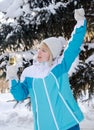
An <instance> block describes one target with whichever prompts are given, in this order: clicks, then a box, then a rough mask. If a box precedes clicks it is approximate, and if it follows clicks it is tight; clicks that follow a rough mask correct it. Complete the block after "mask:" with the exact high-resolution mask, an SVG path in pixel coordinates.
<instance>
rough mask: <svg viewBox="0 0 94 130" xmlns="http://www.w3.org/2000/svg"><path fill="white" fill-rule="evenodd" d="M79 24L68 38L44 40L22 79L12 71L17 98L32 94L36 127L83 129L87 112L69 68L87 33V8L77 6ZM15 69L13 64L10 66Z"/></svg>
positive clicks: (55, 129) (54, 129) (38, 129)
mask: <svg viewBox="0 0 94 130" xmlns="http://www.w3.org/2000/svg"><path fill="white" fill-rule="evenodd" d="M74 17H75V19H76V21H77V24H76V25H75V27H74V31H73V33H72V35H71V39H70V40H69V41H68V44H67V47H66V49H65V50H64V52H63V54H62V55H60V54H61V51H62V49H64V48H65V46H66V40H65V39H64V38H62V37H59V38H56V37H50V38H47V39H45V40H43V41H42V42H41V44H40V46H39V49H38V53H37V55H36V62H35V63H34V64H33V65H32V66H30V67H28V68H26V69H25V70H24V71H23V73H22V75H21V81H18V80H15V77H16V74H15V73H9V71H8V70H7V74H8V77H10V79H11V89H10V92H11V93H12V94H13V96H14V98H15V99H16V100H17V101H22V100H24V99H25V98H27V96H28V95H29V96H30V98H31V103H32V108H33V116H34V129H35V130H79V129H80V128H79V123H80V121H82V120H83V118H84V117H83V114H82V112H81V110H80V108H79V106H78V105H77V103H76V101H75V99H74V97H73V95H72V91H71V88H70V84H69V77H68V71H69V69H70V67H71V65H72V63H73V62H74V60H75V58H76V57H77V56H78V54H79V52H80V46H81V45H82V43H83V40H84V36H85V33H86V19H85V17H84V9H83V8H81V9H76V10H75V15H74ZM10 67H11V70H12V69H13V66H10Z"/></svg>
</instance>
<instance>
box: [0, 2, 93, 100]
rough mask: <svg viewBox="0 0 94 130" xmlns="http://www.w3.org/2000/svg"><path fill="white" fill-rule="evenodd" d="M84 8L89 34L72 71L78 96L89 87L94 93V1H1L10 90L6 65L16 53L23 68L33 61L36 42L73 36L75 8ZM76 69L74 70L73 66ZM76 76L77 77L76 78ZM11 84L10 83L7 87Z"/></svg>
mask: <svg viewBox="0 0 94 130" xmlns="http://www.w3.org/2000/svg"><path fill="white" fill-rule="evenodd" d="M80 7H83V8H84V9H85V13H86V19H87V33H86V36H85V39H84V44H83V46H82V48H81V53H80V55H79V58H78V59H79V61H78V60H77V67H74V71H73V72H71V74H69V76H70V83H71V86H72V90H73V92H74V96H75V98H77V97H78V96H79V95H81V94H82V90H84V92H85V91H86V90H87V89H88V90H89V95H91V94H93V92H94V0H20V1H19V0H8V2H7V0H0V82H1V84H2V86H1V88H0V89H1V90H0V91H1V92H5V91H6V86H7V81H6V79H5V77H6V66H7V65H8V61H9V56H10V55H16V56H17V57H18V58H17V59H18V61H17V63H18V64H19V71H18V74H19V76H20V74H21V70H23V69H24V68H25V67H27V66H29V65H31V64H32V57H33V55H34V52H35V48H34V47H35V45H36V44H37V43H40V41H41V40H42V39H44V38H47V37H50V36H64V37H65V38H66V39H67V40H68V39H69V38H70V35H71V32H72V30H73V27H74V25H75V23H76V21H75V20H74V9H77V8H80ZM72 70H73V69H72ZM74 79H75V80H74ZM7 87H8V86H7Z"/></svg>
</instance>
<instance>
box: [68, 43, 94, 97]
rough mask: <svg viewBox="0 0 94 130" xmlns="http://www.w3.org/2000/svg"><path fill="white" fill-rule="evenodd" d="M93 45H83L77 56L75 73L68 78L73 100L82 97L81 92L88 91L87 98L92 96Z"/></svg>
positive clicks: (93, 89) (93, 76)
mask: <svg viewBox="0 0 94 130" xmlns="http://www.w3.org/2000/svg"><path fill="white" fill-rule="evenodd" d="M93 57H94V43H91V44H84V45H83V47H82V50H81V53H80V55H79V64H78V66H77V67H76V68H75V70H76V72H75V73H73V74H72V76H71V77H70V83H71V87H72V89H73V93H74V96H75V98H76V99H77V98H78V96H82V90H83V91H84V92H86V90H87V89H88V91H89V97H88V99H89V98H90V97H91V95H92V94H94V61H93V60H94V58H93Z"/></svg>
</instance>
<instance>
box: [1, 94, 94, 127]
mask: <svg viewBox="0 0 94 130" xmlns="http://www.w3.org/2000/svg"><path fill="white" fill-rule="evenodd" d="M12 99H13V98H12V95H11V94H10V93H7V94H0V130H33V116H32V111H29V109H27V108H26V107H25V105H26V103H27V101H25V102H24V103H23V104H19V105H17V107H16V108H15V109H13V107H14V105H15V102H14V101H12ZM79 105H80V107H81V109H82V111H83V112H84V115H85V120H84V121H83V122H82V123H81V124H80V126H81V130H94V100H92V101H90V102H83V103H81V102H79Z"/></svg>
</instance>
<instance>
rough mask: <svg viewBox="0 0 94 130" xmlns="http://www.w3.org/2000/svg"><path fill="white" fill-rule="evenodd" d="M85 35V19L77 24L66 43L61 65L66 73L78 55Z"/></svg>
mask: <svg viewBox="0 0 94 130" xmlns="http://www.w3.org/2000/svg"><path fill="white" fill-rule="evenodd" d="M85 33H86V19H85V20H81V21H79V22H77V24H76V25H75V27H74V30H73V32H72V34H71V38H70V39H69V41H68V45H67V47H66V49H65V50H64V53H63V59H62V64H63V65H64V66H65V69H66V71H69V69H70V67H71V65H72V63H73V62H74V60H75V58H76V57H77V56H78V54H79V53H80V50H81V49H80V47H81V45H82V43H83V41H84V36H85Z"/></svg>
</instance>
